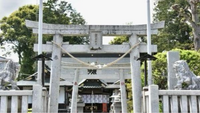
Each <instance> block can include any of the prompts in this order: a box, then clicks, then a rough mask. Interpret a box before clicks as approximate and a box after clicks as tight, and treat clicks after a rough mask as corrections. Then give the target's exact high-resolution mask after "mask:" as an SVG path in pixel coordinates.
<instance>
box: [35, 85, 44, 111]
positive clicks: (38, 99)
mask: <svg viewBox="0 0 200 113" xmlns="http://www.w3.org/2000/svg"><path fill="white" fill-rule="evenodd" d="M42 100H43V97H42V86H41V85H39V84H36V85H34V86H33V103H32V105H33V106H32V112H33V113H40V112H41V113H42V112H43V101H42Z"/></svg>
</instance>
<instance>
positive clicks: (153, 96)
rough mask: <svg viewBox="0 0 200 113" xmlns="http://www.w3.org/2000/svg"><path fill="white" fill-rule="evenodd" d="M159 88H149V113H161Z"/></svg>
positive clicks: (154, 86) (155, 86)
mask: <svg viewBox="0 0 200 113" xmlns="http://www.w3.org/2000/svg"><path fill="white" fill-rule="evenodd" d="M158 97H159V96H158V86H157V85H150V86H149V113H159V98H158Z"/></svg>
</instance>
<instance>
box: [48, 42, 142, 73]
mask: <svg viewBox="0 0 200 113" xmlns="http://www.w3.org/2000/svg"><path fill="white" fill-rule="evenodd" d="M52 43H53V44H55V45H57V46H58V47H59V48H61V49H62V50H63V51H64V52H65V53H66V54H67V55H69V56H70V57H71V58H72V59H74V60H76V61H77V62H79V63H81V64H83V65H86V66H89V67H93V68H97V69H102V68H106V67H109V66H111V65H113V64H115V63H117V62H118V61H119V60H121V59H122V58H124V57H125V56H126V55H127V54H128V53H130V52H131V50H132V49H134V48H135V47H137V46H138V45H139V44H140V43H141V42H138V43H136V44H135V45H133V46H132V47H131V48H130V49H129V50H128V51H127V52H125V53H124V54H123V55H122V56H121V57H119V58H118V59H116V60H114V61H112V62H110V63H107V64H104V65H100V64H99V65H95V64H88V63H86V62H83V61H81V60H79V59H78V58H76V57H74V56H73V55H72V54H70V53H69V52H67V51H66V50H65V49H64V48H63V47H61V46H60V45H58V44H57V43H55V42H54V41H52Z"/></svg>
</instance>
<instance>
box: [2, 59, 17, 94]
mask: <svg viewBox="0 0 200 113" xmlns="http://www.w3.org/2000/svg"><path fill="white" fill-rule="evenodd" d="M16 77H17V66H16V65H15V63H14V62H13V61H12V60H9V61H8V62H7V63H6V66H5V68H4V69H3V70H2V71H0V90H6V89H9V88H8V85H9V84H11V89H15V90H18V89H19V88H18V87H17V83H16V82H15V79H16Z"/></svg>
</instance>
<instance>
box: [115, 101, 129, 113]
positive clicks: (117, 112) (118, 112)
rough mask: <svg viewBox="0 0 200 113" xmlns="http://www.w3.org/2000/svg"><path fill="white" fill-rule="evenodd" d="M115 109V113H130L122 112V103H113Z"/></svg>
mask: <svg viewBox="0 0 200 113" xmlns="http://www.w3.org/2000/svg"><path fill="white" fill-rule="evenodd" d="M113 109H114V113H128V112H122V108H121V102H115V103H113Z"/></svg>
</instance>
